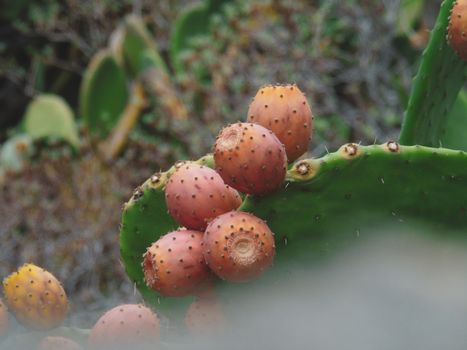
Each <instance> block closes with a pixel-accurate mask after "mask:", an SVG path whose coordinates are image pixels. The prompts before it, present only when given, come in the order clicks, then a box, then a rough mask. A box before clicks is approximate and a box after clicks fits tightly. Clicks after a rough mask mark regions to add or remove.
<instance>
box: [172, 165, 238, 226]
mask: <svg viewBox="0 0 467 350" xmlns="http://www.w3.org/2000/svg"><path fill="white" fill-rule="evenodd" d="M165 200H166V203H167V207H168V209H169V212H170V215H172V217H173V218H174V219H175V220H177V221H178V222H179V223H180V224H181V225H183V226H185V227H187V228H189V229H193V230H204V229H205V228H206V226H207V223H208V222H209V221H211V220H212V219H213V218H215V217H216V216H218V215H220V214H224V213H226V212H229V211H231V210H235V209H237V208H238V207H239V206H240V204H242V199H241V197H240V195H239V194H238V192H237V191H236V190H234V189H233V188H231V187H230V186H228V185H226V184H225V183H224V180H222V178H221V177H220V176H219V174H218V173H216V172H215V171H214V170H213V169H211V168H208V167H206V166H202V165H198V164H196V163H192V162H186V163H182V164H180V165H179V166H177V167H176V170H175V172H174V173H173V174H172V175H171V176H170V178H169V180H168V183H167V185H166V186H165Z"/></svg>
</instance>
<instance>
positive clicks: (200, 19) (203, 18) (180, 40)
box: [170, 3, 210, 74]
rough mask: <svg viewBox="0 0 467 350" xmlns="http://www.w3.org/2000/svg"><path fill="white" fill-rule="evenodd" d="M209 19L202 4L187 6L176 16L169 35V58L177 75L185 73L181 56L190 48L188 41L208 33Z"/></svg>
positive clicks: (208, 14) (207, 12) (207, 11)
mask: <svg viewBox="0 0 467 350" xmlns="http://www.w3.org/2000/svg"><path fill="white" fill-rule="evenodd" d="M209 17H210V13H209V10H208V8H207V7H206V6H205V5H204V4H203V3H195V4H193V5H191V6H187V7H185V8H184V9H183V11H182V12H181V13H180V14H179V15H178V17H177V19H176V21H175V23H174V26H173V30H172V32H171V35H170V58H171V60H172V64H173V66H174V69H175V72H176V73H177V74H182V73H184V71H185V67H184V65H183V62H182V54H183V52H184V51H185V50H187V49H189V48H190V40H191V39H192V38H194V37H195V36H197V35H200V34H206V33H207V32H208V31H209Z"/></svg>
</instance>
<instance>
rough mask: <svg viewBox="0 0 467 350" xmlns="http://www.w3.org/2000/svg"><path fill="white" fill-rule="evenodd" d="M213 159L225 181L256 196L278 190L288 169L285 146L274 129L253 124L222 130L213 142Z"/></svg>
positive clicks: (237, 124) (233, 125)
mask: <svg viewBox="0 0 467 350" xmlns="http://www.w3.org/2000/svg"><path fill="white" fill-rule="evenodd" d="M214 162H215V163H216V170H217V172H218V173H219V174H220V176H221V177H222V179H224V181H225V183H226V184H228V185H230V186H232V187H233V188H235V189H236V190H238V191H241V192H244V193H248V194H254V195H265V194H268V193H271V192H274V191H276V190H277V189H278V188H279V187H280V186H281V185H282V183H283V182H284V179H285V174H286V171H287V156H286V154H285V148H284V145H283V144H282V143H281V142H280V141H279V139H278V138H277V137H276V136H275V135H274V133H273V132H272V131H271V130H268V129H266V128H265V127H263V126H261V125H259V124H253V123H236V124H232V125H229V126H227V127H225V128H224V129H222V130H221V132H220V133H219V136H218V137H217V139H216V143H215V145H214Z"/></svg>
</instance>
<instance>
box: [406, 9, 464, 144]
mask: <svg viewBox="0 0 467 350" xmlns="http://www.w3.org/2000/svg"><path fill="white" fill-rule="evenodd" d="M454 1H455V0H445V1H444V2H443V4H442V5H441V10H440V13H439V16H438V19H437V21H436V24H435V28H434V29H433V31H432V33H431V37H430V41H429V43H428V46H427V48H426V49H425V51H424V53H423V58H422V61H421V63H420V68H419V71H418V74H417V76H416V77H415V80H414V83H413V86H412V91H411V94H410V97H409V104H408V107H407V110H406V113H405V119H404V123H403V125H402V130H401V134H400V142H401V143H402V144H404V145H414V144H420V145H425V146H431V147H444V146H445V145H444V144H443V140H444V141H445V142H447V143H449V142H450V140H449V133H447V132H446V130H447V129H448V128H449V125H450V119H449V118H448V116H449V113H450V111H451V108H452V105H453V103H454V101H455V100H456V97H457V94H458V93H459V90H460V89H461V88H462V86H463V84H464V82H465V78H466V72H467V70H466V67H467V64H466V62H464V61H463V60H462V59H460V58H459V57H458V56H457V55H456V54H455V53H454V51H453V50H452V49H451V47H450V46H449V45H448V43H447V40H446V34H447V28H448V23H449V16H450V11H451V9H452V6H453V3H454ZM463 125H465V126H467V119H465V121H464V122H463ZM452 127H454V126H452ZM455 127H456V128H458V129H459V128H462V126H460V125H456V126H455ZM463 129H464V130H465V128H463ZM465 136H466V137H467V133H465Z"/></svg>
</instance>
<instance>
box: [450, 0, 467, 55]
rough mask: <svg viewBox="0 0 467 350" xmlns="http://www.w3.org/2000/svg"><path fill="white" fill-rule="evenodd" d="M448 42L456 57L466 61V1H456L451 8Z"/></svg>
mask: <svg viewBox="0 0 467 350" xmlns="http://www.w3.org/2000/svg"><path fill="white" fill-rule="evenodd" d="M448 42H449V45H451V47H452V49H453V50H454V51H455V52H456V53H457V55H458V56H459V57H460V58H462V59H463V60H465V61H467V0H457V1H456V2H455V3H454V6H453V7H452V10H451V16H450V18H449V26H448Z"/></svg>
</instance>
